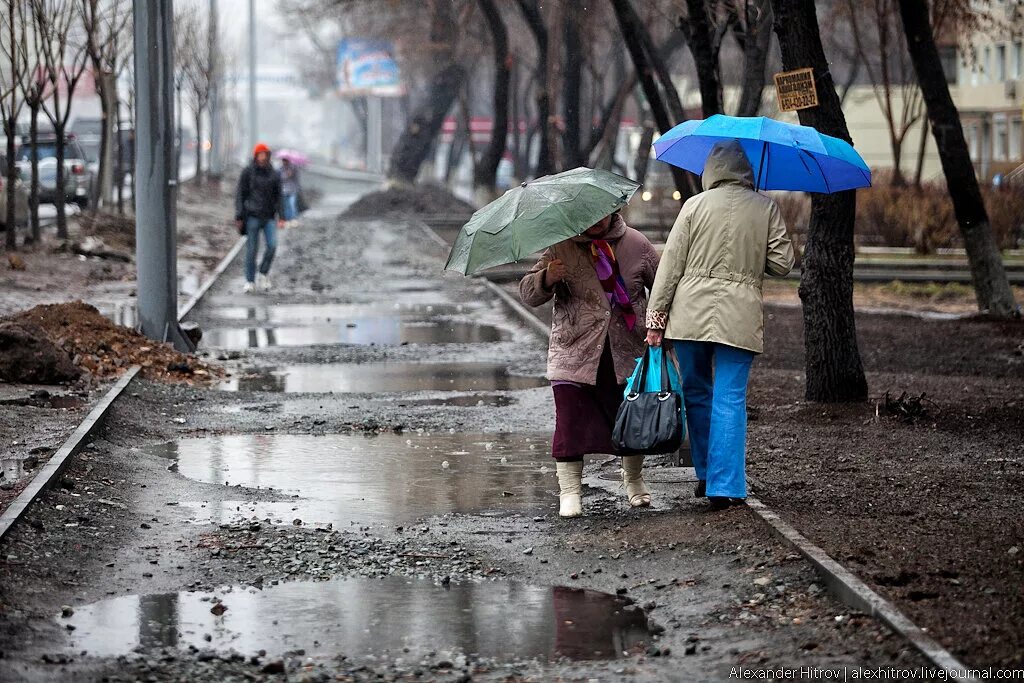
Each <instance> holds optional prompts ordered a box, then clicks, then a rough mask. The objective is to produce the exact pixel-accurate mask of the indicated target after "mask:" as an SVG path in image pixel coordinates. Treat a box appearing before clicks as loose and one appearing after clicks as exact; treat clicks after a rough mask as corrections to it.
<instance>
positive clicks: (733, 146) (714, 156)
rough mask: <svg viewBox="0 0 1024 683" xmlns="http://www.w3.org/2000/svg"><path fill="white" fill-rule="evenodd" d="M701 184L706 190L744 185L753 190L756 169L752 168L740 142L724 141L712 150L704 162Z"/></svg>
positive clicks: (716, 144)
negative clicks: (720, 186)
mask: <svg viewBox="0 0 1024 683" xmlns="http://www.w3.org/2000/svg"><path fill="white" fill-rule="evenodd" d="M701 184H702V185H703V186H704V189H705V190H711V189H714V188H716V187H718V186H719V185H743V186H745V187H749V188H751V189H753V187H754V169H752V168H751V167H750V161H749V160H748V159H747V155H746V152H744V151H743V147H741V146H740V143H739V141H738V140H722V141H721V142H717V143H715V146H714V147H712V148H711V154H709V155H708V159H707V161H706V162H704V175H702V176H701Z"/></svg>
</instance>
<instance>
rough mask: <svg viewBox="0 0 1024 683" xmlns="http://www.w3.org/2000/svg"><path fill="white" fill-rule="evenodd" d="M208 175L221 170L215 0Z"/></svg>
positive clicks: (212, 9)
mask: <svg viewBox="0 0 1024 683" xmlns="http://www.w3.org/2000/svg"><path fill="white" fill-rule="evenodd" d="M209 22H210V26H209V31H210V36H209V37H210V45H209V49H210V54H209V57H208V59H209V62H210V158H209V164H208V168H209V169H210V177H211V178H213V179H215V180H216V179H217V178H219V177H220V174H221V172H222V170H221V154H222V151H221V145H222V143H221V139H220V76H221V74H220V35H219V29H218V23H219V22H218V21H217V0H210V19H209Z"/></svg>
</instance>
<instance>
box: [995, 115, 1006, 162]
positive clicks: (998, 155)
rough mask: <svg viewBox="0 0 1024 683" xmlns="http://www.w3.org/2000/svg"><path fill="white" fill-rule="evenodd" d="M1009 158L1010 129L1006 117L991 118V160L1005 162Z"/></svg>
mask: <svg viewBox="0 0 1024 683" xmlns="http://www.w3.org/2000/svg"><path fill="white" fill-rule="evenodd" d="M1009 158H1010V129H1009V126H1008V125H1007V121H1006V115H1005V114H997V115H996V116H994V117H992V160H993V161H1006V160H1007V159H1009Z"/></svg>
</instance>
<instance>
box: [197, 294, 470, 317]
mask: <svg viewBox="0 0 1024 683" xmlns="http://www.w3.org/2000/svg"><path fill="white" fill-rule="evenodd" d="M480 307H481V306H480V305H470V304H453V303H425V302H422V301H418V302H417V301H412V302H405V301H402V300H401V298H399V300H398V301H396V302H394V303H393V304H391V305H390V306H385V305H381V304H273V305H258V306H218V307H216V308H206V309H204V311H203V312H204V315H205V316H206V317H208V318H223V319H225V320H246V321H255V322H269V323H316V322H334V321H343V322H347V321H348V320H349V319H351V318H372V317H375V316H379V315H380V314H381V312H382V310H384V311H388V312H390V313H393V314H394V315H401V316H411V317H416V316H419V317H422V316H428V315H456V314H459V313H469V312H472V311H475V310H478V309H479V308H480Z"/></svg>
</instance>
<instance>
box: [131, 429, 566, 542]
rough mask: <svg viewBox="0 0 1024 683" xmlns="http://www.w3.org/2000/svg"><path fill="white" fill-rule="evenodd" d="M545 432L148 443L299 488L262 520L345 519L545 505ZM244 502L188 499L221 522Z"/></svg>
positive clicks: (238, 480) (222, 478) (161, 452)
mask: <svg viewBox="0 0 1024 683" xmlns="http://www.w3.org/2000/svg"><path fill="white" fill-rule="evenodd" d="M549 440H550V436H549V435H545V434H538V435H535V436H534V435H509V434H478V435H466V434H449V433H442V434H426V433H424V434H418V433H412V434H408V435H406V434H390V433H389V434H379V435H376V436H364V435H361V434H357V435H340V434H332V435H326V436H311V435H290V434H288V435H286V434H279V435H271V434H235V435H225V436H213V437H207V438H201V439H184V440H182V441H176V442H170V443H166V444H159V445H156V446H153V447H150V448H148V449H146V451H147V452H148V453H151V454H154V455H158V456H161V457H165V458H170V459H173V460H175V461H176V464H177V472H178V473H179V474H181V475H182V476H184V477H188V478H189V479H194V480H196V481H201V482H205V483H208V484H227V485H230V486H236V485H241V486H246V487H250V488H261V489H274V490H275V491H276V492H278V493H281V494H282V495H292V496H300V497H297V498H293V499H291V500H286V501H279V502H277V503H274V504H269V506H268V505H263V507H261V508H258V509H257V512H256V514H257V516H258V518H259V519H264V518H269V519H270V520H271V521H275V522H281V523H289V524H290V523H292V521H293V520H294V519H296V518H298V519H301V520H302V522H303V523H304V524H327V523H331V524H333V525H334V526H335V527H336V528H344V527H348V526H350V525H351V524H353V523H358V524H365V523H378V522H379V523H387V524H405V523H408V522H412V521H414V520H416V519H419V518H422V517H427V516H431V515H439V514H444V513H452V512H461V513H468V512H479V513H484V514H492V513H493V514H503V513H508V512H512V511H516V512H524V511H529V512H533V511H546V510H547V509H548V508H552V507H553V506H554V505H555V502H556V498H555V496H554V491H555V490H556V489H557V483H556V481H555V476H554V464H553V462H552V461H551V459H550V458H549V457H548V443H549ZM542 468H543V469H542ZM239 505H240V504H239V503H238V502H237V501H236V502H229V503H226V504H217V505H210V506H208V507H207V508H205V509H203V510H201V511H200V510H198V509H197V507H196V506H195V505H190V506H189V507H191V509H192V510H193V512H195V513H196V514H197V515H198V516H199V519H201V520H202V519H204V518H206V519H208V521H210V522H213V523H225V522H231V521H237V520H240V519H249V518H250V517H251V516H252V515H251V513H250V512H249V511H248V510H247V508H245V507H244V506H242V507H241V508H239ZM296 508H297V509H296Z"/></svg>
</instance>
